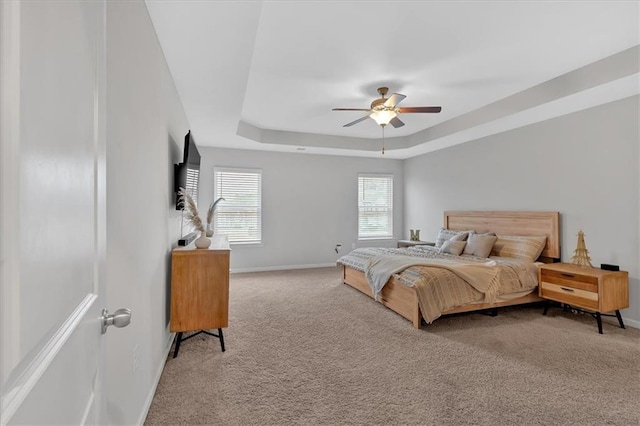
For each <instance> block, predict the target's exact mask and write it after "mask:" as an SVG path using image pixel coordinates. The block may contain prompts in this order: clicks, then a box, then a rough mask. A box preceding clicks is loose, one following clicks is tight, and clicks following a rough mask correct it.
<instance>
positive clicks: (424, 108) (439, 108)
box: [398, 106, 442, 112]
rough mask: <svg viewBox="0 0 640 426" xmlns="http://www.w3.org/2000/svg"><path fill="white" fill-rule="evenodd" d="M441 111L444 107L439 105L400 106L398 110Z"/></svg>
mask: <svg viewBox="0 0 640 426" xmlns="http://www.w3.org/2000/svg"><path fill="white" fill-rule="evenodd" d="M440 111H442V107H439V106H429V107H403V108H398V112H440Z"/></svg>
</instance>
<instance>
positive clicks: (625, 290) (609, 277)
mask: <svg viewBox="0 0 640 426" xmlns="http://www.w3.org/2000/svg"><path fill="white" fill-rule="evenodd" d="M538 282H539V283H540V286H539V287H538V291H539V296H540V297H542V298H544V299H549V300H555V301H556V302H560V303H564V304H567V305H571V306H573V307H577V308H581V309H586V310H588V311H589V313H591V312H593V313H592V315H593V316H594V318H595V319H596V321H597V322H598V332H599V333H600V334H602V321H601V318H600V316H601V315H605V312H615V316H616V317H617V318H618V322H619V324H620V327H622V328H624V323H623V322H622V316H620V309H624V308H628V307H629V273H628V272H626V271H605V270H602V269H596V268H589V267H585V266H577V265H572V264H569V263H551V264H547V265H543V266H541V267H540V268H539V280H538ZM547 307H548V305H547V304H545V308H544V312H543V314H544V315H546V313H547ZM606 316H609V315H606ZM611 316H613V315H611Z"/></svg>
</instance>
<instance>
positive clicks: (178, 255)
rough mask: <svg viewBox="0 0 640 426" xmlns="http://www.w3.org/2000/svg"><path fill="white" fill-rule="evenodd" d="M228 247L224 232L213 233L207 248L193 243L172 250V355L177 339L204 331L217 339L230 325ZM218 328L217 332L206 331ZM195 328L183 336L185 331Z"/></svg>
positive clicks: (222, 344)
mask: <svg viewBox="0 0 640 426" xmlns="http://www.w3.org/2000/svg"><path fill="white" fill-rule="evenodd" d="M230 252H231V249H230V248H229V243H228V241H227V239H226V237H225V236H222V235H214V236H213V237H212V242H211V246H210V247H209V248H208V249H196V248H195V246H194V245H193V244H191V245H189V246H187V247H177V248H175V249H174V250H173V251H172V253H171V324H170V329H171V331H172V332H176V333H178V335H177V337H176V348H175V351H174V355H173V356H174V358H175V357H176V356H177V355H178V350H179V348H180V343H181V342H182V341H184V340H186V339H189V338H191V337H193V336H195V335H196V334H200V333H204V334H208V335H211V336H215V337H218V338H219V339H220V345H221V347H222V351H224V350H225V349H224V337H223V334H222V328H225V327H227V326H228V325H229V258H230ZM216 328H217V329H218V334H214V333H211V332H208V331H206V330H209V329H216ZM192 331H193V332H196V333H194V334H192V335H190V336H187V337H183V336H184V335H183V333H184V332H192Z"/></svg>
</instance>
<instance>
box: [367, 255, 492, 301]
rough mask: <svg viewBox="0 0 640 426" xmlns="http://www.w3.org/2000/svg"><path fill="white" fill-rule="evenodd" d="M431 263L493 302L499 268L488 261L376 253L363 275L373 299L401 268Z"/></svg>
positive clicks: (429, 264)
mask: <svg viewBox="0 0 640 426" xmlns="http://www.w3.org/2000/svg"><path fill="white" fill-rule="evenodd" d="M417 265H421V266H430V267H434V268H444V269H447V270H449V271H451V272H453V273H454V274H456V275H457V276H458V277H460V278H461V279H462V280H464V281H466V282H467V283H468V284H469V285H471V286H472V287H473V288H475V289H476V290H478V291H479V292H481V293H483V294H484V295H485V302H493V301H494V300H495V298H496V295H497V291H498V276H499V274H500V268H499V267H498V266H496V262H494V261H492V260H490V261H487V262H485V263H460V262H456V261H453V260H447V259H425V258H421V257H412V256H393V255H385V256H376V257H373V258H371V259H370V260H369V262H368V264H367V266H366V267H365V271H364V273H365V276H366V277H367V281H369V285H370V286H371V290H372V292H373V297H374V299H376V300H378V296H379V295H380V292H381V291H382V288H383V287H384V285H385V284H386V283H387V281H389V278H391V275H393V274H396V273H398V272H401V271H404V270H405V269H407V268H409V267H411V266H417Z"/></svg>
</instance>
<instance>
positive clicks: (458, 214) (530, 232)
mask: <svg viewBox="0 0 640 426" xmlns="http://www.w3.org/2000/svg"><path fill="white" fill-rule="evenodd" d="M444 227H445V228H446V229H455V230H460V231H466V230H469V229H473V230H475V231H476V232H479V233H483V232H495V233H496V234H497V235H525V236H537V235H546V236H547V245H546V246H545V248H544V250H542V254H540V257H541V258H543V257H544V258H549V259H553V260H559V259H560V213H558V212H507V211H493V212H481V211H448V212H444ZM541 260H542V259H541Z"/></svg>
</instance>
